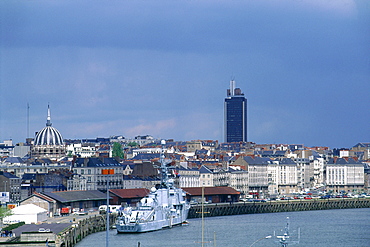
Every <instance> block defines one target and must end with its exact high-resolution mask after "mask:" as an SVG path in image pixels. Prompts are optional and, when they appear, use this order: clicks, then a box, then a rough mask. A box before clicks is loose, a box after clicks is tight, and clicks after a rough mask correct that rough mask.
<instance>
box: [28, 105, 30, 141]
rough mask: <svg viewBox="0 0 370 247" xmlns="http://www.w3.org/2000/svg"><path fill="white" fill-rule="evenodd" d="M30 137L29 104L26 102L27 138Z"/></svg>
mask: <svg viewBox="0 0 370 247" xmlns="http://www.w3.org/2000/svg"><path fill="white" fill-rule="evenodd" d="M29 137H30V104H29V103H28V102H27V138H29Z"/></svg>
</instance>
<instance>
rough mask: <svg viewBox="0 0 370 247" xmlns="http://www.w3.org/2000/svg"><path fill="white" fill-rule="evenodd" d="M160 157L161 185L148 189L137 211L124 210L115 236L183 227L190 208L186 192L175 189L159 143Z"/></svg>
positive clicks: (162, 142)
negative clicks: (117, 234)
mask: <svg viewBox="0 0 370 247" xmlns="http://www.w3.org/2000/svg"><path fill="white" fill-rule="evenodd" d="M161 144H162V150H161V154H160V167H159V170H160V171H161V183H160V184H157V185H156V186H155V187H153V188H151V190H150V193H149V194H148V195H147V196H146V197H144V198H142V199H141V200H140V202H139V203H138V205H137V207H129V206H127V207H124V208H122V209H121V210H120V212H119V216H118V217H117V221H116V229H117V233H140V232H149V231H156V230H160V229H164V228H171V227H172V226H175V225H181V224H184V223H186V219H187V217H188V212H189V208H190V204H189V203H188V202H187V201H186V194H185V192H184V191H183V190H182V189H180V188H176V187H175V186H174V181H173V179H172V178H171V177H170V174H169V163H170V162H171V161H170V160H166V159H165V154H164V145H165V141H163V140H162V141H161Z"/></svg>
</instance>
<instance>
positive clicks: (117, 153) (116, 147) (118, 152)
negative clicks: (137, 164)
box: [112, 142, 124, 159]
mask: <svg viewBox="0 0 370 247" xmlns="http://www.w3.org/2000/svg"><path fill="white" fill-rule="evenodd" d="M112 156H113V157H119V158H121V159H123V158H124V153H123V151H122V145H121V144H120V143H119V142H115V143H113V150H112Z"/></svg>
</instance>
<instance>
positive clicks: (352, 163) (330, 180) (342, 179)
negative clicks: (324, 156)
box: [326, 157, 365, 193]
mask: <svg viewBox="0 0 370 247" xmlns="http://www.w3.org/2000/svg"><path fill="white" fill-rule="evenodd" d="M364 176H365V173H364V164H363V163H361V162H359V161H358V160H355V159H353V158H337V157H334V158H332V159H330V160H329V162H328V163H327V164H326V186H327V190H332V191H333V192H335V193H342V192H343V191H344V192H352V193H363V192H364V185H365V177H364Z"/></svg>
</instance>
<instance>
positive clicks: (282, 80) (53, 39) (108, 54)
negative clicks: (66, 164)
mask: <svg viewBox="0 0 370 247" xmlns="http://www.w3.org/2000/svg"><path fill="white" fill-rule="evenodd" d="M231 79H235V81H236V86H237V87H239V88H241V90H242V92H243V93H244V94H245V97H246V98H247V99H248V141H252V142H255V143H259V144H262V143H276V144H279V143H283V144H304V145H306V146H329V147H331V148H342V147H352V146H353V145H355V144H357V143H358V142H370V1H367V0H358V1H357V0H258V1H257V0H240V1H239V0H225V1H223V0H219V1H217V0H212V1H210V0H199V1H196V0H186V1H183V0H177V1H172V0H168V1H162V0H155V1H154V0H153V1H152V0H137V1H129V0H119V1H118V0H111V1H95V0H87V1H82V0H77V1H76V0H73V1H72V0H53V1H50V0H47V1H46V0H40V1H34V0H29V1H16V0H12V1H8V0H3V1H0V142H2V141H3V140H8V139H12V140H13V142H15V143H17V142H24V141H25V139H26V138H27V137H34V135H35V132H37V131H40V130H41V129H42V128H43V127H45V124H46V117H47V107H48V104H49V105H50V110H51V121H52V123H53V127H55V128H57V129H58V130H59V131H60V132H61V134H62V135H63V138H65V139H79V138H96V137H109V136H112V135H123V136H124V137H126V138H134V137H135V136H138V135H151V136H153V137H155V138H164V139H174V140H177V141H188V140H198V139H201V140H218V141H219V142H223V141H224V138H223V137H224V133H223V128H224V126H223V114H224V110H223V104H224V99H225V97H226V90H227V89H228V88H229V81H230V80H231ZM27 106H29V108H28V107H27Z"/></svg>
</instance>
